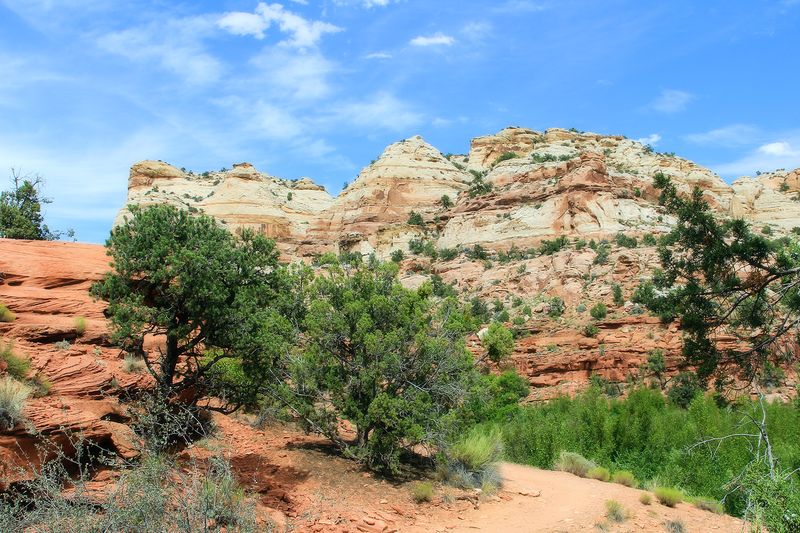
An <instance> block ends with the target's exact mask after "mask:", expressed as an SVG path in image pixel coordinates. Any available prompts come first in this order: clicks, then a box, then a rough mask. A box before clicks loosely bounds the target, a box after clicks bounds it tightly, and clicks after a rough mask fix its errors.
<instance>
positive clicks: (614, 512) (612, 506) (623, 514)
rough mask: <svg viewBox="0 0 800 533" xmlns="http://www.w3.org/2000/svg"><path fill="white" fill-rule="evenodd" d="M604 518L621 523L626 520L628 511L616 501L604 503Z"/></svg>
mask: <svg viewBox="0 0 800 533" xmlns="http://www.w3.org/2000/svg"><path fill="white" fill-rule="evenodd" d="M606 518H608V519H609V520H610V521H611V522H617V523H621V522H624V521H625V520H627V519H628V511H627V510H626V509H625V508H624V507H623V506H622V504H621V503H619V502H618V501H616V500H608V501H606Z"/></svg>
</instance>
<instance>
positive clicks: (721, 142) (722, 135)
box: [684, 124, 762, 147]
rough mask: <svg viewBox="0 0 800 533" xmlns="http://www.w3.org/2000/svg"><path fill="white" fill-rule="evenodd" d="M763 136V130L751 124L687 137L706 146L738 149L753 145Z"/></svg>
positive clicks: (686, 136)
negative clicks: (738, 147)
mask: <svg viewBox="0 0 800 533" xmlns="http://www.w3.org/2000/svg"><path fill="white" fill-rule="evenodd" d="M761 135H762V133H761V130H760V129H759V128H757V127H756V126H752V125H749V124H731V125H729V126H724V127H722V128H716V129H713V130H709V131H705V132H701V133H691V134H689V135H685V136H684V139H686V140H687V141H689V142H691V143H694V144H700V145H704V146H723V147H737V146H746V145H748V144H749V145H752V144H753V143H754V142H756V139H758V138H759V137H760V136H761Z"/></svg>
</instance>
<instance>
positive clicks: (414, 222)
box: [408, 211, 425, 227]
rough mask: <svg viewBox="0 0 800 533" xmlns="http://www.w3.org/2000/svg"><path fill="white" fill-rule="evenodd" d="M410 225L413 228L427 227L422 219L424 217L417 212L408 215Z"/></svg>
mask: <svg viewBox="0 0 800 533" xmlns="http://www.w3.org/2000/svg"><path fill="white" fill-rule="evenodd" d="M408 224H409V225H411V226H421V227H424V226H425V220H424V219H423V218H422V215H421V214H419V213H417V212H416V211H411V213H410V214H409V215H408Z"/></svg>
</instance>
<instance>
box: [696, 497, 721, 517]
mask: <svg viewBox="0 0 800 533" xmlns="http://www.w3.org/2000/svg"><path fill="white" fill-rule="evenodd" d="M694 506H695V507H697V508H698V509H702V510H703V511H711V512H712V513H715V514H722V513H723V508H722V504H721V503H719V502H718V501H716V500H710V499H708V498H697V499H695V500H694Z"/></svg>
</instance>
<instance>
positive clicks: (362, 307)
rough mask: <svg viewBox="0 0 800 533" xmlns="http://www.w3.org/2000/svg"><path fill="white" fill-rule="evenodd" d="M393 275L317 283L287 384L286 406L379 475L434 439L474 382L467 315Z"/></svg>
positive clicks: (343, 275)
mask: <svg viewBox="0 0 800 533" xmlns="http://www.w3.org/2000/svg"><path fill="white" fill-rule="evenodd" d="M396 274H397V267H396V266H395V265H393V264H391V263H390V264H381V265H376V266H373V267H369V266H362V267H360V268H357V269H353V270H350V271H344V270H339V269H332V270H330V271H329V272H328V273H326V274H323V275H320V276H318V277H317V279H316V281H315V282H314V285H313V287H311V289H310V293H309V294H310V304H309V307H308V314H307V316H306V319H305V322H304V327H305V333H304V338H305V344H304V346H302V347H301V350H300V353H299V354H296V355H295V356H294V357H292V360H291V362H290V364H289V368H290V374H289V379H288V380H287V387H288V388H289V389H290V391H289V395H288V396H287V398H289V400H288V401H289V402H290V403H291V404H292V408H293V409H294V410H295V412H296V413H299V414H300V415H301V417H302V418H303V420H305V421H306V423H307V424H308V426H309V427H310V428H311V429H313V430H315V431H317V432H319V433H322V434H324V435H325V436H327V437H328V438H329V439H331V441H332V442H334V443H335V444H336V445H337V446H338V447H339V448H340V449H341V450H343V451H344V452H345V454H346V455H349V456H351V457H354V458H357V459H359V460H362V461H363V462H364V463H365V464H366V465H367V466H368V467H370V468H373V469H376V470H381V471H386V472H396V471H397V469H398V465H399V457H400V453H401V451H402V450H403V449H404V448H409V447H412V446H414V445H416V444H420V443H428V444H431V443H435V442H436V441H437V440H438V439H439V438H440V431H441V420H442V418H443V417H444V415H446V414H447V413H448V412H449V411H450V410H451V409H453V408H454V407H456V406H458V405H459V404H460V403H461V402H462V401H463V398H464V397H465V395H466V394H467V391H468V390H469V389H470V387H471V382H472V381H474V379H475V378H476V374H475V371H474V369H473V363H472V360H471V358H470V356H469V354H468V352H467V351H466V349H465V345H464V333H465V328H466V327H468V326H469V323H470V321H469V317H468V316H467V314H466V312H465V311H463V310H462V309H461V307H460V306H458V305H456V304H454V302H453V300H447V301H446V302H445V304H444V305H442V306H440V307H436V306H434V305H433V301H432V300H431V298H430V296H431V289H430V286H429V285H427V284H426V285H423V287H422V288H420V289H419V290H409V289H406V288H403V286H402V285H401V284H400V283H399V281H398V280H397V278H396ZM342 419H343V420H346V421H348V422H349V423H350V424H352V426H353V428H354V430H355V439H354V440H352V441H351V440H349V439H348V438H347V436H346V435H345V434H344V433H343V432H342V431H341V426H340V423H339V422H340V421H341V420H342Z"/></svg>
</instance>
